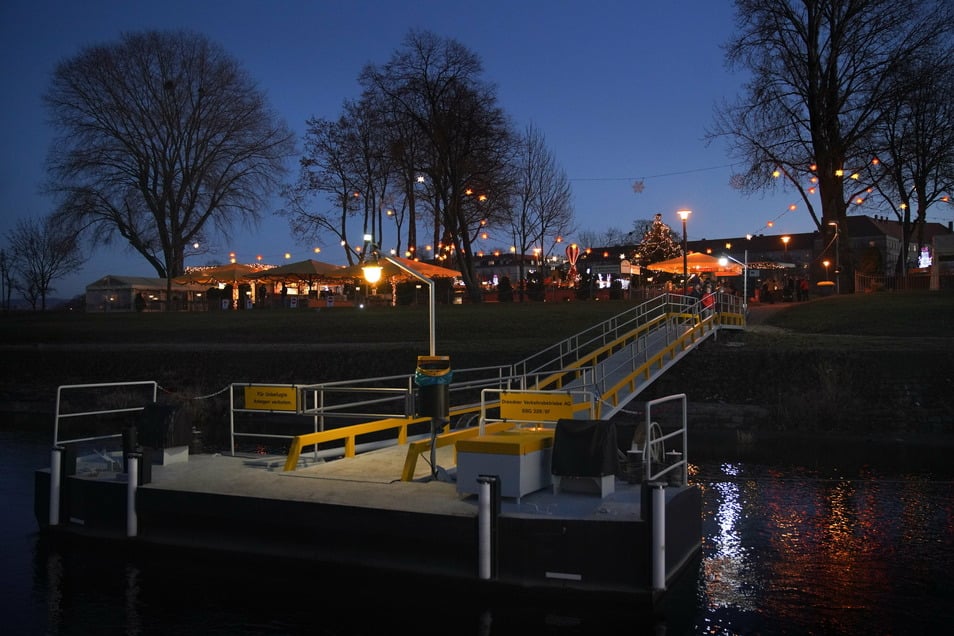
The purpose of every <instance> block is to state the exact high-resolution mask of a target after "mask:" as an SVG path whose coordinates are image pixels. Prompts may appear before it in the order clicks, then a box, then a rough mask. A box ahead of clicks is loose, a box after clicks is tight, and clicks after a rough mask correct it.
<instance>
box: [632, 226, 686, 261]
mask: <svg viewBox="0 0 954 636" xmlns="http://www.w3.org/2000/svg"><path fill="white" fill-rule="evenodd" d="M679 243H680V242H679V240H678V239H677V237H674V236H673V233H672V228H670V227H669V226H668V225H666V224H665V223H663V221H662V214H657V215H656V217H655V218H654V219H653V223H652V225H650V226H649V229H648V230H646V233H645V234H643V240H642V243H640V245H639V247H637V248H636V254H635V257H636V261H637V262H638V263H639V264H640V265H642V266H643V267H645V266H646V265H649V264H651V263H658V262H660V261H665V260H668V259H670V258H675V257H677V256H682V246H681V245H680V244H679Z"/></svg>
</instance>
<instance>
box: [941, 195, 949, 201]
mask: <svg viewBox="0 0 954 636" xmlns="http://www.w3.org/2000/svg"><path fill="white" fill-rule="evenodd" d="M950 200H951V197H949V196H947V195H946V194H945V195H944V196H943V197H941V201H943V202H944V203H947V202H948V201H950Z"/></svg>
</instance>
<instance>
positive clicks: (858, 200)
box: [855, 197, 865, 205]
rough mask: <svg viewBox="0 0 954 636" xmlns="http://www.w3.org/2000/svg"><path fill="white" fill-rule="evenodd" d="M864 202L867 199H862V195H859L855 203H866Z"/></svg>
mask: <svg viewBox="0 0 954 636" xmlns="http://www.w3.org/2000/svg"><path fill="white" fill-rule="evenodd" d="M864 202H865V200H864V199H862V198H861V197H858V198H857V199H855V203H857V204H858V205H861V204H862V203H864Z"/></svg>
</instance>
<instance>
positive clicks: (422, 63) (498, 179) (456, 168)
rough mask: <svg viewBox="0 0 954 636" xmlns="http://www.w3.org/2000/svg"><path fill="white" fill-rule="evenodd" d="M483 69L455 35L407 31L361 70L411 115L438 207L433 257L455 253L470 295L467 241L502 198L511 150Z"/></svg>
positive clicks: (475, 290) (365, 80) (372, 87)
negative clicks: (386, 57)
mask: <svg viewBox="0 0 954 636" xmlns="http://www.w3.org/2000/svg"><path fill="white" fill-rule="evenodd" d="M482 70H483V69H482V65H481V63H480V60H479V58H478V57H477V56H476V55H475V54H473V53H472V52H470V51H469V50H467V49H466V48H465V47H464V46H462V45H461V44H460V43H458V42H457V41H455V40H451V39H442V38H439V37H437V36H436V35H434V34H432V33H428V32H418V31H412V32H411V33H410V34H409V35H408V36H407V37H406V38H405V41H404V45H403V47H402V49H400V50H399V51H397V52H396V53H395V54H394V55H393V56H392V58H391V60H390V61H389V62H388V63H386V64H385V65H384V66H382V67H380V68H379V67H376V66H368V67H367V68H365V70H364V71H363V72H362V74H361V83H362V84H363V85H364V87H365V90H366V91H371V92H374V93H377V94H379V95H381V97H382V99H385V100H387V101H388V102H389V103H390V104H391V105H392V107H391V110H392V112H398V113H401V114H402V119H406V120H407V121H409V122H413V123H414V127H415V128H416V132H417V133H418V134H419V135H420V138H421V139H422V140H423V142H424V147H423V148H422V150H421V153H422V155H421V156H423V157H425V158H424V159H423V164H424V165H422V166H421V168H422V169H421V174H423V175H424V176H425V178H426V180H427V188H428V192H429V194H430V195H431V201H430V203H431V206H432V209H433V210H434V212H435V226H434V244H435V249H436V250H438V249H440V250H442V251H441V252H440V253H439V254H438V258H447V257H451V256H454V255H455V254H456V256H457V259H456V263H457V266H458V267H459V269H460V270H461V273H462V278H463V280H464V283H465V285H466V286H467V289H468V292H469V295H470V297H471V299H472V300H474V301H479V300H480V297H481V291H480V284H479V281H478V280H477V277H476V274H475V271H474V261H473V259H472V258H471V255H472V253H473V249H472V246H473V243H474V241H475V240H476V238H477V236H478V235H479V232H480V231H481V230H482V228H483V227H485V226H486V225H488V223H489V219H492V218H493V215H494V213H499V211H500V210H501V209H503V208H504V207H505V206H506V203H507V198H508V196H509V194H510V187H509V179H510V174H509V169H510V165H509V160H510V153H511V151H512V132H511V130H510V127H509V123H508V121H507V119H506V117H505V116H504V114H503V112H502V111H501V109H500V108H499V107H498V106H497V98H496V89H495V88H494V87H493V86H492V85H490V84H488V83H486V82H484V81H482V80H481V79H480V75H481V73H482ZM468 191H470V192H471V193H476V194H477V195H478V196H475V197H469V196H468V194H467V192H468ZM480 195H483V200H480V199H481V197H480Z"/></svg>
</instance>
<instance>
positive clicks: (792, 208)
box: [788, 203, 798, 211]
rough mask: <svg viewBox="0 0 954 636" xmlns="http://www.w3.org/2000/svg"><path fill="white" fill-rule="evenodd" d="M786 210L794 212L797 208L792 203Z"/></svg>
mask: <svg viewBox="0 0 954 636" xmlns="http://www.w3.org/2000/svg"><path fill="white" fill-rule="evenodd" d="M788 209H789V210H791V211H795V210H797V209H798V206H797V205H795V204H794V203H792V204H791V205H789V206H788Z"/></svg>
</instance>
